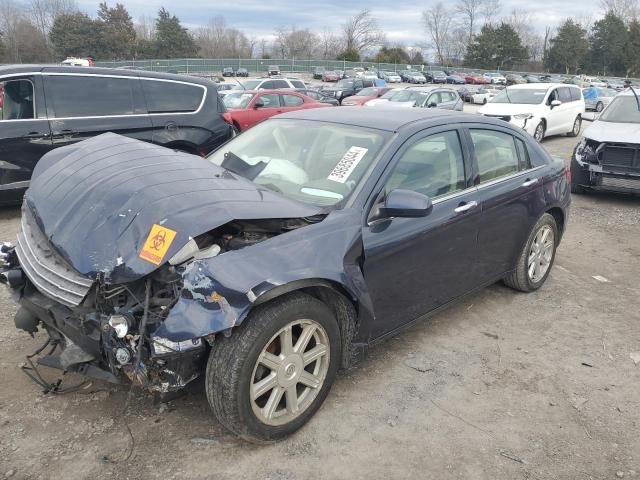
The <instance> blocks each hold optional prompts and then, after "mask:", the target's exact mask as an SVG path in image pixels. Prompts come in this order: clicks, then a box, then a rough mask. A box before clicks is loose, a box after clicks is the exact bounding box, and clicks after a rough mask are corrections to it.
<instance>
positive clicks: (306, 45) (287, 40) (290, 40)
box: [274, 26, 318, 58]
mask: <svg viewBox="0 0 640 480" xmlns="http://www.w3.org/2000/svg"><path fill="white" fill-rule="evenodd" d="M275 34H276V40H275V42H274V50H276V51H278V52H280V56H281V58H311V57H312V56H313V53H314V51H315V49H316V47H317V45H318V37H317V35H316V34H315V33H312V32H311V31H310V30H309V29H308V28H307V29H305V30H298V29H296V27H294V26H292V27H291V28H285V27H279V28H277V29H276V32H275Z"/></svg>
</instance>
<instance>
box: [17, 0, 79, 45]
mask: <svg viewBox="0 0 640 480" xmlns="http://www.w3.org/2000/svg"><path fill="white" fill-rule="evenodd" d="M76 12H78V5H77V4H76V2H75V0H29V14H30V16H31V19H32V20H33V23H34V25H35V26H36V27H37V28H38V30H39V31H40V34H41V35H42V37H43V38H44V39H45V42H47V43H48V35H49V32H50V31H51V28H52V27H53V24H54V22H55V21H56V18H58V17H59V16H60V15H68V14H72V13H76Z"/></svg>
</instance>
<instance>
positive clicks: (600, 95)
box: [582, 87, 618, 112]
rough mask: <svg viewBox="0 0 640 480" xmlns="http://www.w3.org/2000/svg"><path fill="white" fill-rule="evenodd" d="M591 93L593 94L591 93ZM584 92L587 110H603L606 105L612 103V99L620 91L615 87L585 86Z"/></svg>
mask: <svg viewBox="0 0 640 480" xmlns="http://www.w3.org/2000/svg"><path fill="white" fill-rule="evenodd" d="M590 93H592V94H591V95H590ZM593 93H595V94H593ZM582 94H583V95H584V106H585V109H586V110H595V111H596V112H601V111H602V110H604V107H606V106H607V105H609V104H610V103H611V100H613V97H615V96H616V95H617V94H618V92H617V91H616V90H614V89H613V88H599V87H591V88H584V89H583V90H582Z"/></svg>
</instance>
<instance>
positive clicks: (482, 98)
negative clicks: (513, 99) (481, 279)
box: [471, 88, 501, 105]
mask: <svg viewBox="0 0 640 480" xmlns="http://www.w3.org/2000/svg"><path fill="white" fill-rule="evenodd" d="M500 91H501V90H498V89H496V88H481V89H479V90H478V93H475V94H473V95H471V103H475V104H480V105H485V104H487V103H489V102H490V101H491V100H493V97H495V96H496V95H497V94H498V93H500Z"/></svg>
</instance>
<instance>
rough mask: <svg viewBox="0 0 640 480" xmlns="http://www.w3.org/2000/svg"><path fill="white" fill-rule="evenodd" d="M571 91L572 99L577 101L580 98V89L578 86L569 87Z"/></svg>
mask: <svg viewBox="0 0 640 480" xmlns="http://www.w3.org/2000/svg"><path fill="white" fill-rule="evenodd" d="M569 92H570V93H571V100H572V101H574V102H575V101H577V100H580V90H579V89H577V88H569Z"/></svg>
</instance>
